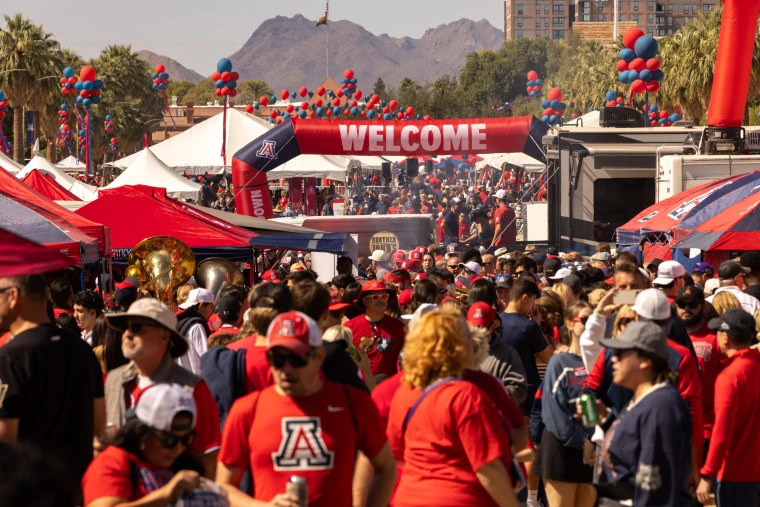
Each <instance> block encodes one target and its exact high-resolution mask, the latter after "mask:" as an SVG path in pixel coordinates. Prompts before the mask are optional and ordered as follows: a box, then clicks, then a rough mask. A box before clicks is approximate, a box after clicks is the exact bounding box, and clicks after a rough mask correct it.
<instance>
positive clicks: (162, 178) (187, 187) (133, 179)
mask: <svg viewBox="0 0 760 507" xmlns="http://www.w3.org/2000/svg"><path fill="white" fill-rule="evenodd" d="M153 149H154V148H145V149H144V150H142V151H140V152H138V153H137V157H136V158H135V159H134V161H133V162H132V163H131V164H130V166H129V167H128V168H127V169H126V170H125V171H124V172H123V173H121V175H119V177H117V178H116V179H115V180H114V181H113V182H111V183H110V184H109V185H108V186H106V187H103V188H101V189H98V192H102V191H103V190H112V189H114V188H118V187H123V186H125V185H144V184H150V185H151V186H154V187H159V188H165V189H166V194H167V195H168V196H170V197H175V198H179V199H192V200H194V201H198V200H200V197H201V186H202V185H201V184H200V183H195V182H192V181H190V180H189V179H187V178H185V177H183V176H180V175H179V174H177V173H175V172H174V171H172V170H171V168H169V166H167V165H166V164H164V163H163V162H162V161H161V160H160V159H159V158H158V157H157V156H156V155H155V154H154V153H153ZM95 197H97V196H96V195H94V194H93V197H92V198H93V199H94V198H95Z"/></svg>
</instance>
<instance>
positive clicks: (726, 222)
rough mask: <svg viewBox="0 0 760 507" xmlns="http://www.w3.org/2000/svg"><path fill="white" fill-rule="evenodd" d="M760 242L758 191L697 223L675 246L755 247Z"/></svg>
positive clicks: (754, 248) (743, 248) (750, 248)
mask: <svg viewBox="0 0 760 507" xmlns="http://www.w3.org/2000/svg"><path fill="white" fill-rule="evenodd" d="M758 245H760V192H757V191H756V192H754V193H753V194H752V195H750V196H749V197H747V198H745V199H742V200H741V201H739V202H736V203H734V204H733V205H732V206H730V207H728V208H726V209H725V210H724V211H723V212H721V213H719V214H718V215H716V216H714V217H712V218H710V219H709V220H707V221H705V222H703V223H701V224H699V225H698V226H696V228H695V229H694V230H693V231H691V232H690V233H689V234H688V235H687V236H686V237H685V238H683V239H682V240H681V241H678V242H676V243H675V244H674V245H673V246H674V247H675V248H699V249H700V250H702V251H705V252H708V251H716V250H738V251H742V250H757V249H758Z"/></svg>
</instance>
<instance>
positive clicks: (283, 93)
mask: <svg viewBox="0 0 760 507" xmlns="http://www.w3.org/2000/svg"><path fill="white" fill-rule="evenodd" d="M280 97H282V100H288V97H290V92H289V91H288V90H282V91H281V92H280Z"/></svg>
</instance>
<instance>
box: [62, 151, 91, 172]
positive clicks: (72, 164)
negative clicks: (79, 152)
mask: <svg viewBox="0 0 760 507" xmlns="http://www.w3.org/2000/svg"><path fill="white" fill-rule="evenodd" d="M55 166H56V167H57V168H58V169H63V170H64V171H66V172H84V171H85V170H86V169H87V165H86V164H85V162H84V160H79V159H77V158H76V157H75V156H74V155H69V156H68V157H66V158H64V159H63V160H61V161H60V162H58V163H57V164H55Z"/></svg>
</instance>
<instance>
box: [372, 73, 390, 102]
mask: <svg viewBox="0 0 760 507" xmlns="http://www.w3.org/2000/svg"><path fill="white" fill-rule="evenodd" d="M372 93H373V94H375V95H377V96H378V97H380V98H381V99H383V100H387V99H388V89H387V88H386V86H385V81H383V78H381V77H379V78H377V81H375V86H373V87H372Z"/></svg>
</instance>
